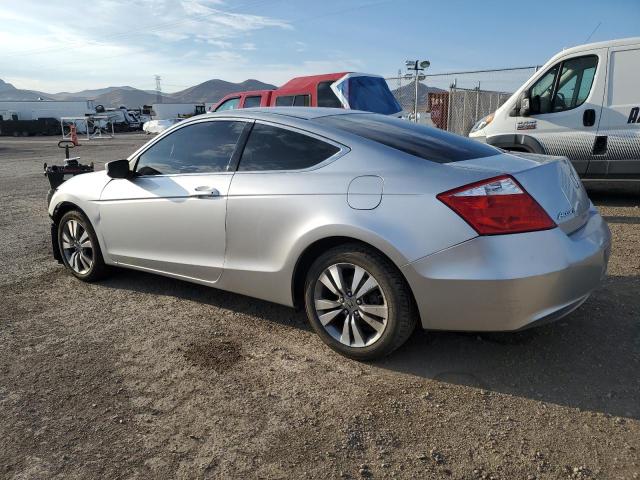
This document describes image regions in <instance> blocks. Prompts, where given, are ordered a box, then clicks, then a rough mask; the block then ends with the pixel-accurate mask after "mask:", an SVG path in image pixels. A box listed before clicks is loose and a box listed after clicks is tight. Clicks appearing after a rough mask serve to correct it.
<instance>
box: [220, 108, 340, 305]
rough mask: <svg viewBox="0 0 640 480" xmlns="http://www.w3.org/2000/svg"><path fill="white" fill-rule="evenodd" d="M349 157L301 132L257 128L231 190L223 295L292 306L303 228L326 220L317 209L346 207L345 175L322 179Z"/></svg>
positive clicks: (336, 146)
mask: <svg viewBox="0 0 640 480" xmlns="http://www.w3.org/2000/svg"><path fill="white" fill-rule="evenodd" d="M347 151H348V149H347V147H345V146H343V145H340V144H338V143H336V142H333V141H331V140H329V139H327V138H324V137H319V136H317V135H314V134H312V133H309V132H306V131H303V130H299V129H297V128H293V127H289V126H283V125H278V124H272V123H269V122H264V121H261V120H257V121H256V122H255V124H254V126H253V129H252V130H251V133H250V135H249V138H248V140H247V142H246V145H245V147H244V149H243V152H242V157H241V159H240V161H239V165H238V167H237V171H236V174H235V175H234V177H233V182H232V184H231V188H230V191H229V201H228V213H227V242H228V245H227V252H226V258H225V269H224V276H223V282H224V288H227V289H229V290H232V291H234V292H238V293H243V294H246V295H250V296H253V297H257V298H264V299H270V300H272V301H274V300H276V301H280V302H281V303H285V304H286V303H287V302H288V301H289V299H290V296H289V297H287V295H290V293H291V290H290V286H291V284H290V278H289V279H287V280H284V279H285V278H286V277H287V275H286V273H284V272H283V267H284V264H285V263H286V261H287V255H288V252H290V251H291V248H292V245H293V244H295V243H296V242H297V240H298V239H299V236H298V235H299V234H302V231H301V230H300V226H301V225H311V224H314V223H315V222H319V221H323V216H324V212H325V211H326V210H325V209H317V208H316V206H317V204H318V202H324V207H325V208H335V209H336V211H339V210H340V209H341V208H343V207H344V205H346V198H345V197H346V189H347V185H346V184H345V183H344V180H343V177H342V175H341V174H338V175H337V176H335V177H334V176H331V175H316V172H317V170H318V169H319V168H320V167H322V166H324V165H326V164H328V163H331V162H333V161H334V160H336V159H337V158H338V157H339V156H341V155H343V154H345V153H346V152H347ZM313 212H316V213H315V214H314V213H313Z"/></svg>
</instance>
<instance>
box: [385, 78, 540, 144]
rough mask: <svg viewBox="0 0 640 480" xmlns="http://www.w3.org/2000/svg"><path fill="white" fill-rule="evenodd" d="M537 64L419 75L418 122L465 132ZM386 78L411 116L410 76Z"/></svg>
mask: <svg viewBox="0 0 640 480" xmlns="http://www.w3.org/2000/svg"><path fill="white" fill-rule="evenodd" d="M538 68H539V67H538V66H531V67H517V68H504V69H499V70H476V71H468V72H450V73H436V74H428V75H421V76H420V81H419V82H418V89H417V91H418V94H417V95H418V121H419V122H425V123H426V122H428V117H429V116H428V115H425V113H427V112H429V113H430V114H431V121H432V122H433V124H434V125H435V126H436V127H438V128H441V129H443V130H447V131H450V132H454V133H457V134H459V135H468V134H469V132H470V131H471V128H472V127H473V125H474V124H475V123H476V122H477V121H478V120H479V119H481V118H482V117H484V116H486V115H488V114H489V113H491V112H493V111H495V110H496V109H497V108H498V107H499V106H500V105H502V104H503V103H504V102H505V101H506V100H507V99H508V98H509V97H510V96H511V94H512V93H513V92H514V91H516V90H517V89H518V88H519V87H520V86H521V85H522V84H523V83H524V82H525V81H526V80H528V79H529V78H530V77H531V76H532V75H533V74H534V73H535V72H536V71H537V69H538ZM401 73H402V72H400V71H399V72H398V76H397V77H389V78H387V79H386V80H387V84H388V85H389V88H390V90H391V91H392V92H393V94H394V96H395V97H396V99H397V100H398V102H399V103H400V105H402V108H403V109H404V110H405V111H406V112H407V113H408V114H409V117H410V118H411V119H413V111H414V107H415V100H416V83H415V79H414V77H412V76H410V77H407V76H403V75H401Z"/></svg>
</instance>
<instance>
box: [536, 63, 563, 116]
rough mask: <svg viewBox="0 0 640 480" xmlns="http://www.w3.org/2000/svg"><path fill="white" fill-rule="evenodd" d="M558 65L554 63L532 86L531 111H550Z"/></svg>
mask: <svg viewBox="0 0 640 480" xmlns="http://www.w3.org/2000/svg"><path fill="white" fill-rule="evenodd" d="M557 73H558V65H554V66H553V67H551V69H549V71H548V72H547V73H545V74H544V75H543V76H542V77H541V78H540V79H539V80H538V81H537V82H536V83H535V84H534V85H533V87H531V113H532V114H537V113H549V112H550V111H551V99H552V98H553V87H554V86H555V82H556V74H557Z"/></svg>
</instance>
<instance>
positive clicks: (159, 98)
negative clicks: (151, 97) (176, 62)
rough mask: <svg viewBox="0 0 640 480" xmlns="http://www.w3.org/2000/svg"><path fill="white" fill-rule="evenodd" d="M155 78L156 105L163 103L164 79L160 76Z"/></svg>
mask: <svg viewBox="0 0 640 480" xmlns="http://www.w3.org/2000/svg"><path fill="white" fill-rule="evenodd" d="M154 78H155V79H156V103H162V86H161V85H160V80H162V78H160V75H155V76H154Z"/></svg>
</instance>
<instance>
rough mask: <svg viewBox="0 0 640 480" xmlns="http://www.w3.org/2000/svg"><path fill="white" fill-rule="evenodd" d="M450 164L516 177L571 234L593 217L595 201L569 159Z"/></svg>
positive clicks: (523, 156) (517, 156)
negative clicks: (591, 212)
mask: <svg viewBox="0 0 640 480" xmlns="http://www.w3.org/2000/svg"><path fill="white" fill-rule="evenodd" d="M447 165H450V166H452V167H453V168H465V169H472V170H481V171H486V172H487V174H495V175H500V174H505V173H506V174H510V175H512V176H513V178H515V179H516V180H517V181H518V182H519V183H520V184H521V185H522V186H523V187H524V189H525V190H526V191H527V192H528V193H529V195H531V196H532V197H533V198H534V199H535V200H536V201H537V202H538V203H539V204H540V206H541V207H542V208H544V210H545V211H546V212H547V214H548V215H549V216H550V217H551V219H552V220H553V221H554V222H556V224H557V225H558V227H559V228H561V229H562V231H564V232H565V233H567V234H570V233H572V232H575V231H576V230H578V229H579V228H580V227H582V226H583V225H584V224H585V223H586V222H587V219H588V218H589V207H590V205H591V201H590V200H589V197H588V196H587V192H586V190H585V189H584V186H583V185H582V182H581V181H580V179H579V178H578V174H577V173H576V171H575V169H574V168H573V166H572V165H571V162H570V161H569V160H568V159H567V158H566V157H552V156H548V155H536V154H531V153H509V154H507V153H505V154H501V155H494V156H491V157H484V158H476V159H472V160H464V161H461V162H456V163H449V164H447Z"/></svg>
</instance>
